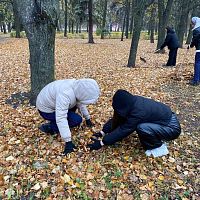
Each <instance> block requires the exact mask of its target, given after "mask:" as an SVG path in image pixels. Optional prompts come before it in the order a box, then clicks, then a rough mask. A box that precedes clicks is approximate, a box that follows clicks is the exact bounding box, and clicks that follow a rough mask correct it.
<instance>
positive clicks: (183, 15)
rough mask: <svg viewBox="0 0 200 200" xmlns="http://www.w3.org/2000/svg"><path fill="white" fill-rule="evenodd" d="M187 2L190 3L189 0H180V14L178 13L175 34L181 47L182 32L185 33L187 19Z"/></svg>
mask: <svg viewBox="0 0 200 200" xmlns="http://www.w3.org/2000/svg"><path fill="white" fill-rule="evenodd" d="M189 4H190V1H189V0H182V1H181V15H180V20H179V23H178V30H177V36H178V39H179V43H180V47H181V48H182V47H183V40H184V33H185V28H186V25H187V20H188V14H189V9H188V7H189Z"/></svg>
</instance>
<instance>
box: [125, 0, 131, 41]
mask: <svg viewBox="0 0 200 200" xmlns="http://www.w3.org/2000/svg"><path fill="white" fill-rule="evenodd" d="M129 18H130V2H129V0H126V31H125V36H126V39H128V32H129Z"/></svg>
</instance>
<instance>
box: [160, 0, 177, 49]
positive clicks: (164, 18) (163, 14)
mask: <svg viewBox="0 0 200 200" xmlns="http://www.w3.org/2000/svg"><path fill="white" fill-rule="evenodd" d="M172 3H173V0H168V1H167V5H166V7H165V2H164V0H159V1H158V18H159V23H158V43H157V49H159V48H160V46H161V45H162V44H163V42H164V40H165V28H166V26H167V23H168V21H169V16H170V11H171V8H172Z"/></svg>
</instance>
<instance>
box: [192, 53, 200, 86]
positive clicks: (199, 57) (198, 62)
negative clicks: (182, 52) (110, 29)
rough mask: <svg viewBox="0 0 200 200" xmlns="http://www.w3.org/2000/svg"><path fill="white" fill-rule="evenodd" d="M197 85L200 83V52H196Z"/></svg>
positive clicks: (195, 70) (195, 75)
mask: <svg viewBox="0 0 200 200" xmlns="http://www.w3.org/2000/svg"><path fill="white" fill-rule="evenodd" d="M193 81H194V82H195V83H198V82H200V52H196V55H195V64H194V79H193Z"/></svg>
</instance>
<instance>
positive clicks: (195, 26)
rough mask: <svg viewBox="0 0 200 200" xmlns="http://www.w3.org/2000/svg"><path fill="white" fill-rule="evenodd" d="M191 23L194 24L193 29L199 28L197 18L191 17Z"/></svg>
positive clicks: (199, 20)
mask: <svg viewBox="0 0 200 200" xmlns="http://www.w3.org/2000/svg"><path fill="white" fill-rule="evenodd" d="M192 23H193V24H194V28H193V29H192V30H194V29H196V28H198V27H200V18H199V17H192Z"/></svg>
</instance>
